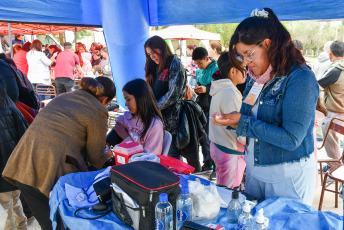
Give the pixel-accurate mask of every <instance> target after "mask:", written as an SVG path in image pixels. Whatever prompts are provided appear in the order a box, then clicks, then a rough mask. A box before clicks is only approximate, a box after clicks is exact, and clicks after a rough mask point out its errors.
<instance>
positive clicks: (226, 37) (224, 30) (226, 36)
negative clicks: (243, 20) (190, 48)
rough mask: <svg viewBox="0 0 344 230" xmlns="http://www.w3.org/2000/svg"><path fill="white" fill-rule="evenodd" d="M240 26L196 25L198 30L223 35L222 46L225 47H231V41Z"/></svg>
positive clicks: (233, 24) (229, 24)
mask: <svg viewBox="0 0 344 230" xmlns="http://www.w3.org/2000/svg"><path fill="white" fill-rule="evenodd" d="M237 26H238V23H228V24H208V25H196V28H198V29H201V30H205V31H209V32H213V33H218V34H221V41H220V42H221V44H222V45H223V46H224V47H226V48H227V47H228V46H229V41H230V39H231V37H232V35H233V33H234V31H235V29H236V27H237Z"/></svg>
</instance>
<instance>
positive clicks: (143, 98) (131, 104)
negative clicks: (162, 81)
mask: <svg viewBox="0 0 344 230" xmlns="http://www.w3.org/2000/svg"><path fill="white" fill-rule="evenodd" d="M122 91H123V96H124V99H125V101H126V103H125V105H126V106H127V107H128V110H129V111H128V112H125V113H124V115H122V116H119V117H118V118H117V120H116V125H115V127H114V131H115V132H116V133H117V135H118V136H120V137H121V138H122V139H123V140H124V141H127V140H128V139H130V140H132V141H135V142H138V143H140V144H141V145H142V146H143V152H146V153H154V154H156V155H160V154H161V152H162V143H163V137H164V126H163V122H162V121H163V119H162V115H161V113H160V110H159V108H158V106H157V104H156V100H155V98H154V94H153V91H152V89H151V88H150V87H149V85H148V84H147V83H146V82H145V81H144V80H142V79H135V80H132V81H130V82H128V83H127V84H126V85H125V86H124V87H123V90H122ZM107 139H108V138H107ZM110 144H111V143H110Z"/></svg>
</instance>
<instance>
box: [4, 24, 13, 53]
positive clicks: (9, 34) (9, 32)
mask: <svg viewBox="0 0 344 230" xmlns="http://www.w3.org/2000/svg"><path fill="white" fill-rule="evenodd" d="M8 40H9V41H10V48H11V58H12V59H13V46H12V35H11V23H8ZM4 52H6V50H4Z"/></svg>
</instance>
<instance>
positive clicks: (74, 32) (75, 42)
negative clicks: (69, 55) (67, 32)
mask: <svg viewBox="0 0 344 230" xmlns="http://www.w3.org/2000/svg"><path fill="white" fill-rule="evenodd" d="M76 38H77V37H76V27H75V29H74V41H75V47H76V42H77V41H76ZM75 51H76V50H75Z"/></svg>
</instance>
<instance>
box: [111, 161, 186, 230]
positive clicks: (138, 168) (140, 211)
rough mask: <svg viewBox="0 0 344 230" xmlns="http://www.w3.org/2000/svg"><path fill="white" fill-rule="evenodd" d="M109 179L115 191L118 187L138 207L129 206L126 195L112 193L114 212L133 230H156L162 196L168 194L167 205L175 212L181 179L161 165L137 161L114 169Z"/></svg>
mask: <svg viewBox="0 0 344 230" xmlns="http://www.w3.org/2000/svg"><path fill="white" fill-rule="evenodd" d="M110 178H111V183H112V186H113V187H114V186H115V185H116V186H118V187H119V188H120V189H121V190H122V191H124V192H125V193H126V195H128V196H129V197H130V199H132V200H134V202H135V203H136V206H135V207H132V206H128V205H126V202H124V201H123V194H122V193H119V192H116V191H117V190H115V189H112V210H113V211H114V213H115V214H116V215H117V217H118V218H119V219H120V220H121V221H122V222H123V223H124V224H126V225H129V226H131V227H133V228H134V229H139V230H147V229H154V227H155V221H154V220H155V206H156V204H157V203H158V202H159V195H160V194H161V193H167V195H168V201H169V202H170V203H171V204H172V206H173V208H174V210H175V208H176V200H177V197H178V195H179V194H180V187H179V182H180V178H179V177H178V176H176V175H175V174H173V173H172V172H170V171H169V170H168V169H167V168H165V167H164V166H163V165H161V164H159V163H155V162H149V161H137V162H132V163H129V164H125V165H118V166H113V167H112V168H111V170H110ZM114 184H115V185H114ZM174 222H175V217H174Z"/></svg>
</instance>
